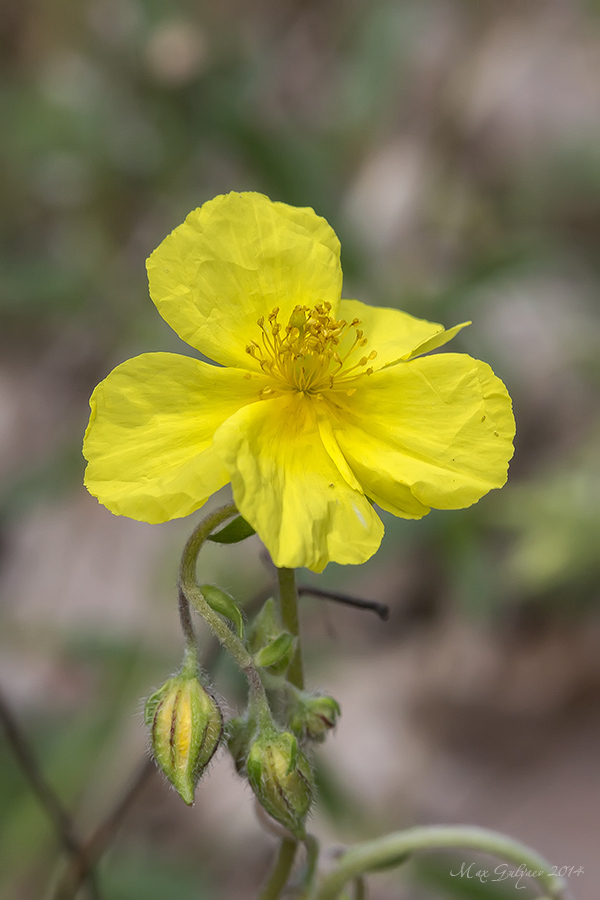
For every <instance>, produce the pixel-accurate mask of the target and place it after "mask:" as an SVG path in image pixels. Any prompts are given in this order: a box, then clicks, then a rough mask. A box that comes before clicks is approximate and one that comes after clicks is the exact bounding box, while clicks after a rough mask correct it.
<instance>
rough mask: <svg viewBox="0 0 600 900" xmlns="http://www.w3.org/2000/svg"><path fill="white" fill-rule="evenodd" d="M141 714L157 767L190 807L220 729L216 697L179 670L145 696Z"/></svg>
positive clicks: (221, 728)
mask: <svg viewBox="0 0 600 900" xmlns="http://www.w3.org/2000/svg"><path fill="white" fill-rule="evenodd" d="M145 717H146V724H147V725H149V726H150V729H151V740H152V753H153V755H154V759H155V760H156V763H157V765H158V767H159V768H160V769H162V771H163V772H164V774H165V775H166V776H167V778H168V779H169V781H170V782H171V784H172V785H173V787H174V788H175V790H176V791H177V792H178V794H179V795H180V797H181V798H182V800H183V801H184V802H185V803H187V804H188V805H189V806H191V805H192V804H193V802H194V791H195V790H196V785H197V784H198V779H199V778H200V776H201V775H202V773H203V772H204V770H205V769H206V767H207V765H208V764H209V762H210V760H211V759H212V756H213V754H214V752H215V750H216V749H217V747H218V745H219V741H220V740H221V734H222V732H223V716H222V714H221V710H220V709H219V706H218V704H217V702H216V700H215V699H214V697H213V696H212V694H211V693H209V691H207V689H206V688H205V687H204V685H202V683H201V682H200V679H199V678H198V676H197V675H193V674H192V675H190V674H184V673H183V672H181V673H179V674H178V675H174V676H173V678H169V680H168V681H167V682H165V684H164V685H163V686H162V687H161V688H159V689H158V690H157V691H155V692H154V694H152V696H151V697H149V698H148V700H147V702H146V712H145Z"/></svg>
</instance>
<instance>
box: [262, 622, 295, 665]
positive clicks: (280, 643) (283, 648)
mask: <svg viewBox="0 0 600 900" xmlns="http://www.w3.org/2000/svg"><path fill="white" fill-rule="evenodd" d="M294 649H295V641H294V638H293V637H292V635H291V634H289V633H288V632H287V631H283V632H282V633H281V634H280V635H278V636H277V637H276V638H275V640H273V641H270V642H269V643H268V644H267V645H266V646H265V647H262V648H261V649H260V650H259V651H258V652H257V653H255V655H254V662H255V663H256V665H257V666H261V667H262V668H267V667H268V668H271V669H273V668H274V669H276V670H277V671H278V672H280V671H281V670H282V669H285V668H286V667H287V666H288V665H289V664H290V662H291V660H292V656H293V655H294Z"/></svg>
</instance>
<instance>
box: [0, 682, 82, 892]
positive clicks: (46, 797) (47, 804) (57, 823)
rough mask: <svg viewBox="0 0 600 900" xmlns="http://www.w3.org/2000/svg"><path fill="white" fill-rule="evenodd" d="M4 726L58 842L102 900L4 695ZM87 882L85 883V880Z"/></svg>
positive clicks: (0, 708)
mask: <svg viewBox="0 0 600 900" xmlns="http://www.w3.org/2000/svg"><path fill="white" fill-rule="evenodd" d="M0 722H1V723H2V725H3V727H4V732H5V734H6V740H7V742H8V745H9V747H10V748H11V750H12V751H13V754H14V756H15V759H16V760H17V762H18V764H19V766H20V767H21V771H22V772H23V774H24V776H25V778H26V780H27V782H28V784H29V786H30V788H31V790H32V791H33V792H34V794H35V795H36V797H37V798H38V800H39V802H40V805H41V807H42V809H44V810H45V812H46V814H47V816H48V818H49V819H50V821H51V822H52V824H53V825H54V828H55V830H56V834H57V835H58V839H59V841H60V843H61V844H62V847H63V850H64V851H65V852H66V853H67V854H68V855H69V856H70V857H71V859H72V860H73V861H74V862H75V863H76V864H77V865H84V864H85V879H87V881H88V887H89V891H90V894H91V896H92V898H93V900H100V894H99V892H98V888H97V885H96V884H95V882H94V872H93V868H92V866H90V865H87V856H86V851H85V848H84V846H83V844H82V842H81V841H80V840H79V838H78V837H77V835H76V833H75V828H74V825H73V820H72V819H71V816H70V815H69V813H68V812H67V811H66V809H65V808H64V807H63V805H62V803H61V802H60V800H59V799H58V797H57V795H56V794H55V792H54V790H53V789H52V788H51V787H50V785H49V784H48V782H47V781H46V778H45V777H44V774H43V772H42V770H41V768H40V766H39V764H38V761H37V759H36V758H35V756H34V755H33V752H32V750H31V748H30V746H29V743H28V742H27V739H26V738H25V736H24V734H23V733H22V731H21V728H20V726H19V724H18V723H17V720H16V719H15V717H14V716H13V714H12V712H11V709H10V707H9V705H8V703H7V702H6V700H5V699H4V696H3V695H2V693H1V692H0ZM82 880H84V879H82Z"/></svg>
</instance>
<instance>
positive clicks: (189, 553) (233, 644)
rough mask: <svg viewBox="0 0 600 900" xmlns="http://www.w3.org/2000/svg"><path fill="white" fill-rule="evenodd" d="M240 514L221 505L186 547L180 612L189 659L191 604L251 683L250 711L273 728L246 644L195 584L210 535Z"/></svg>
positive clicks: (192, 637)
mask: <svg viewBox="0 0 600 900" xmlns="http://www.w3.org/2000/svg"><path fill="white" fill-rule="evenodd" d="M236 513H237V509H236V507H235V506H234V504H233V503H231V504H229V505H228V506H222V507H221V508H220V509H217V510H215V512H214V513H212V514H211V515H209V516H207V517H206V518H205V519H203V520H202V522H200V523H199V524H198V525H197V526H196V528H195V529H194V531H193V532H192V534H191V536H190V538H189V540H188V542H187V544H186V545H185V547H184V550H183V554H182V557H181V565H180V567H179V613H180V619H181V624H182V627H183V631H184V634H185V638H186V658H189V657H190V655H191V653H192V647H193V648H194V650H193V652H195V648H196V637H195V634H194V629H193V626H192V621H191V616H190V609H189V608H190V605H191V606H193V608H194V609H195V610H196V612H197V613H199V614H200V615H201V616H202V618H203V619H204V621H205V622H206V624H207V625H208V626H209V628H210V629H211V631H212V633H213V634H214V635H215V637H216V638H217V640H218V641H219V643H220V644H221V646H222V647H223V648H224V649H225V650H227V652H228V653H229V654H230V656H232V657H233V659H234V660H235V662H236V663H237V665H238V666H239V668H240V669H241V670H242V672H243V673H244V675H245V676H246V679H247V681H248V687H249V701H250V710H251V711H252V713H253V714H254V715H255V716H256V718H257V721H258V722H259V724H260V725H261V727H263V728H265V729H268V728H272V727H273V719H272V716H271V710H270V707H269V702H268V700H267V695H266V692H265V689H264V686H263V683H262V681H261V678H260V675H259V673H258V671H257V669H256V666H255V665H254V660H253V659H252V656H251V655H250V653H248V651H247V650H246V648H245V646H244V644H243V643H242V641H240V639H239V638H238V637H237V635H236V634H234V633H233V631H232V630H231V629H230V628H229V626H228V625H227V623H226V622H225V621H224V620H223V618H222V617H221V616H220V615H219V613H216V612H215V611H214V610H213V609H212V608H211V606H210V605H209V604H208V603H207V601H206V599H205V597H204V594H203V593H202V591H201V590H200V588H199V586H198V583H197V581H196V563H197V560H198V554H199V553H200V550H201V549H202V545H203V544H204V543H205V541H206V540H208V537H209V535H210V534H211V533H212V532H213V531H214V529H215V528H217V527H218V526H219V525H221V523H222V522H224V521H225V520H226V519H230V518H231V517H232V516H234V515H235V514H236Z"/></svg>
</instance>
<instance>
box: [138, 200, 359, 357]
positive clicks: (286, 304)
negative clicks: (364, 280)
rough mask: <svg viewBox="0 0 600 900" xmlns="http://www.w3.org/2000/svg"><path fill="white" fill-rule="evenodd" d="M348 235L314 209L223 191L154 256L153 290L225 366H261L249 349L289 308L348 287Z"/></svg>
mask: <svg viewBox="0 0 600 900" xmlns="http://www.w3.org/2000/svg"><path fill="white" fill-rule="evenodd" d="M339 257H340V245H339V241H338V239H337V237H336V235H335V233H334V231H333V229H332V228H331V227H330V225H328V223H327V222H326V221H325V219H323V218H321V217H320V216H317V214H316V213H315V212H314V210H312V209H310V208H305V209H297V208H295V207H292V206H287V205H286V204H285V203H272V202H271V201H270V200H269V199H268V197H265V196H264V195H263V194H256V193H243V194H237V193H231V194H226V195H222V196H219V197H216V198H215V199H214V200H211V201H209V202H208V203H205V204H204V206H202V207H200V209H196V210H194V211H193V212H191V213H190V214H189V216H188V217H187V219H186V220H185V222H184V223H183V224H182V225H180V226H179V227H178V228H176V229H175V230H174V231H173V232H172V233H171V234H170V235H169V236H168V237H167V238H165V240H164V241H163V242H162V244H160V246H159V247H158V248H157V249H156V250H155V251H154V253H153V254H152V255H151V256H150V258H149V259H148V262H147V268H148V279H149V283H150V295H151V297H152V300H153V301H154V303H155V304H156V307H157V309H158V311H159V313H160V314H161V316H162V317H163V319H165V321H166V322H168V323H169V325H170V326H171V327H172V328H173V329H174V330H175V331H176V332H177V334H178V335H179V337H180V338H182V339H183V340H184V341H187V343H188V344H191V345H192V347H195V348H196V349H198V350H200V351H201V352H202V353H204V354H205V355H206V356H208V357H209V358H210V359H214V360H216V361H217V362H220V363H223V364H224V365H231V366H243V367H247V368H256V367H257V364H256V363H255V362H254V361H253V360H252V358H251V357H249V356H248V354H247V353H246V346H247V345H248V343H249V342H250V341H251V340H260V337H261V332H260V330H259V328H258V326H257V319H258V318H259V317H260V316H264V317H265V318H266V317H267V316H268V314H269V313H270V312H271V311H272V310H273V308H274V307H279V309H280V315H279V321H280V322H281V323H282V324H283V325H284V326H285V325H286V324H287V322H288V319H289V316H290V314H291V312H292V310H293V309H294V307H295V306H296V305H306V306H310V307H312V306H314V305H315V304H316V303H323V302H329V303H331V304H332V308H333V311H334V312H335V309H336V308H337V304H338V302H339V299H340V294H341V286H342V270H341V266H340V258H339Z"/></svg>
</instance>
